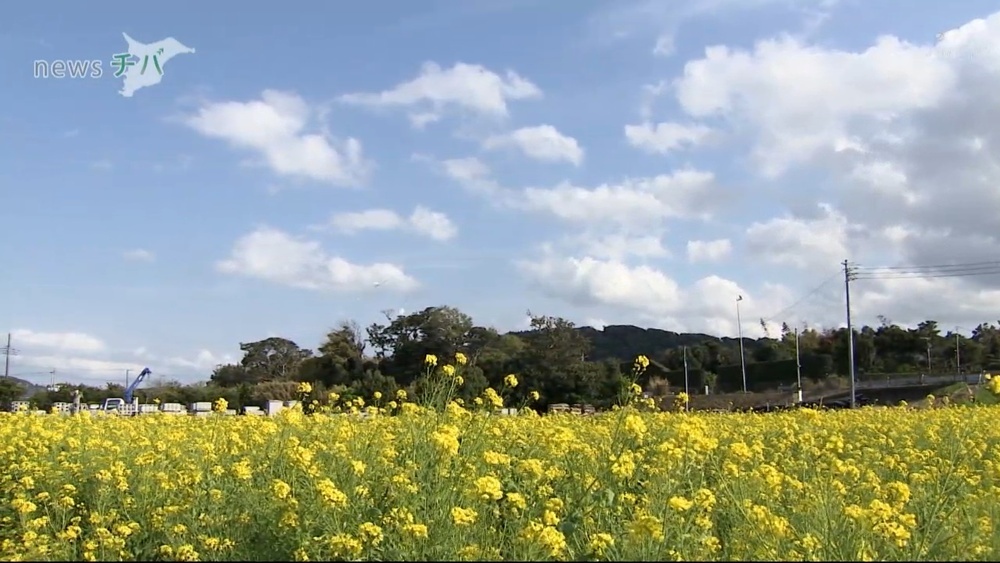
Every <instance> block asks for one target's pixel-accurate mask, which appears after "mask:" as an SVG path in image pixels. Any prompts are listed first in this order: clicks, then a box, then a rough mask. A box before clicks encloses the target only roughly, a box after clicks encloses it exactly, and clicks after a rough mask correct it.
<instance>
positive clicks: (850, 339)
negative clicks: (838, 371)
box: [843, 259, 858, 409]
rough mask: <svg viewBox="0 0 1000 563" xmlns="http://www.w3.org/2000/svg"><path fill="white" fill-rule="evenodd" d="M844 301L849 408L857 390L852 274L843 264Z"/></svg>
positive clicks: (848, 267) (847, 263)
mask: <svg viewBox="0 0 1000 563" xmlns="http://www.w3.org/2000/svg"><path fill="white" fill-rule="evenodd" d="M843 264H844V301H845V302H846V305H847V363H848V369H849V372H850V376H851V408H852V409H853V408H854V407H856V406H857V405H858V403H857V401H858V397H857V388H856V385H857V384H856V383H855V381H854V328H853V327H852V326H851V281H852V280H853V279H854V272H853V271H852V270H851V265H850V263H849V262H848V261H847V260H846V259H845V260H844V262H843Z"/></svg>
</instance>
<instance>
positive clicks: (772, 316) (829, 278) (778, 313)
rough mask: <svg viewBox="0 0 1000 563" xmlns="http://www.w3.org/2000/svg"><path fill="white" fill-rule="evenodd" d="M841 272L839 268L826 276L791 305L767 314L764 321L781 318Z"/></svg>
mask: <svg viewBox="0 0 1000 563" xmlns="http://www.w3.org/2000/svg"><path fill="white" fill-rule="evenodd" d="M842 273H843V272H841V271H840V270H837V271H836V272H834V273H833V274H832V275H831V276H830V277H828V278H826V279H825V280H823V282H822V283H820V284H819V285H817V286H816V287H814V288H812V289H811V290H809V291H808V292H807V293H806V294H805V295H803V296H802V297H800V298H799V299H798V301H796V302H794V303H792V304H791V305H789V306H787V307H785V308H784V309H782V310H780V311H778V312H777V313H775V314H773V315H770V316H767V317H763V320H764V322H766V323H769V322H773V321H774V320H775V319H779V318H781V317H782V316H784V315H785V314H787V313H788V312H790V311H792V310H793V309H795V308H796V307H798V306H799V305H801V304H802V303H803V302H805V300H806V299H809V298H810V297H812V296H813V295H816V294H817V293H819V292H820V291H822V290H823V289H824V288H826V287H827V286H828V285H829V284H830V282H832V281H834V280H835V279H837V278H838V277H840V276H841V275H842Z"/></svg>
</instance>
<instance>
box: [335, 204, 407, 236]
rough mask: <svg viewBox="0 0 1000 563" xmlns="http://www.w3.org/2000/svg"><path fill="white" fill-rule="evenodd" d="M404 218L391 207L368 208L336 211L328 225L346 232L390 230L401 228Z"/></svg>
mask: <svg viewBox="0 0 1000 563" xmlns="http://www.w3.org/2000/svg"><path fill="white" fill-rule="evenodd" d="M404 223H405V220H404V219H403V218H402V217H400V216H399V214H398V213H396V212H395V211H392V210H391V209H369V210H367V211H356V212H353V213H337V214H336V215H334V216H333V217H332V218H331V219H330V226H331V227H333V228H334V229H336V230H338V231H340V232H342V233H347V234H354V233H357V232H359V231H391V230H394V229H399V228H401V227H402V226H403V225H404Z"/></svg>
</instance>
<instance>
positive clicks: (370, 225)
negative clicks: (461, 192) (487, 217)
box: [330, 206, 458, 241]
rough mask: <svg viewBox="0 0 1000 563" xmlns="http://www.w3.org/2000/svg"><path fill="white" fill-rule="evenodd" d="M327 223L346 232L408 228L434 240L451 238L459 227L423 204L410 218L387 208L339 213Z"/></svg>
mask: <svg viewBox="0 0 1000 563" xmlns="http://www.w3.org/2000/svg"><path fill="white" fill-rule="evenodd" d="M330 226H331V227H332V228H334V229H335V230H338V231H340V232H342V233H347V234H355V233H358V232H360V231H366V230H375V231H393V230H408V231H411V232H414V233H417V234H420V235H423V236H426V237H428V238H431V239H433V240H437V241H446V240H450V239H452V238H454V237H455V236H456V235H457V234H458V227H456V226H455V224H454V223H452V221H451V219H449V218H448V216H447V215H445V214H444V213H440V212H438V211H432V210H430V209H428V208H426V207H424V206H417V208H416V209H414V210H413V213H412V214H411V215H410V216H409V217H402V216H400V215H399V214H398V213H396V212H395V211H392V210H389V209H369V210H367V211H358V212H353V213H338V214H336V215H334V216H333V217H332V218H331V219H330Z"/></svg>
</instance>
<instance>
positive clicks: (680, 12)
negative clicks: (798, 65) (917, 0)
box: [589, 0, 839, 57]
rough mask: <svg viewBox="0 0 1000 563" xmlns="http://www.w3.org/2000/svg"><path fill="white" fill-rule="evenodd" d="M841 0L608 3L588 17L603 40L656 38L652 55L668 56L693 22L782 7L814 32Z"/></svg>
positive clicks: (654, 0) (682, 0)
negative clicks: (682, 32) (636, 37)
mask: <svg viewBox="0 0 1000 563" xmlns="http://www.w3.org/2000/svg"><path fill="white" fill-rule="evenodd" d="M838 3H839V0H670V1H666V2H665V1H662V0H638V1H634V2H615V3H609V4H608V5H607V7H604V8H602V9H601V10H598V11H596V12H595V13H594V14H592V15H591V17H590V18H589V20H590V21H589V23H590V27H591V29H592V31H594V32H596V35H597V38H598V39H599V40H603V41H618V40H622V39H627V38H631V37H634V36H637V35H641V36H647V35H654V36H655V40H654V41H652V47H651V49H650V52H651V53H652V54H653V55H656V56H660V57H669V56H671V55H673V54H674V53H675V51H676V49H675V39H676V36H677V34H678V31H680V30H681V29H683V27H684V24H685V23H686V22H689V21H691V20H698V19H704V18H707V17H720V16H733V15H739V14H740V13H741V12H746V11H750V10H760V9H764V8H769V7H782V8H785V9H786V10H791V11H792V12H794V13H796V14H798V15H800V16H801V17H802V26H803V28H804V29H803V32H805V33H811V32H814V31H815V30H816V29H817V28H818V27H819V26H820V24H822V22H823V21H824V20H825V17H826V15H827V14H829V12H830V11H831V10H832V9H833V8H834V6H836V4H838Z"/></svg>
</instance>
